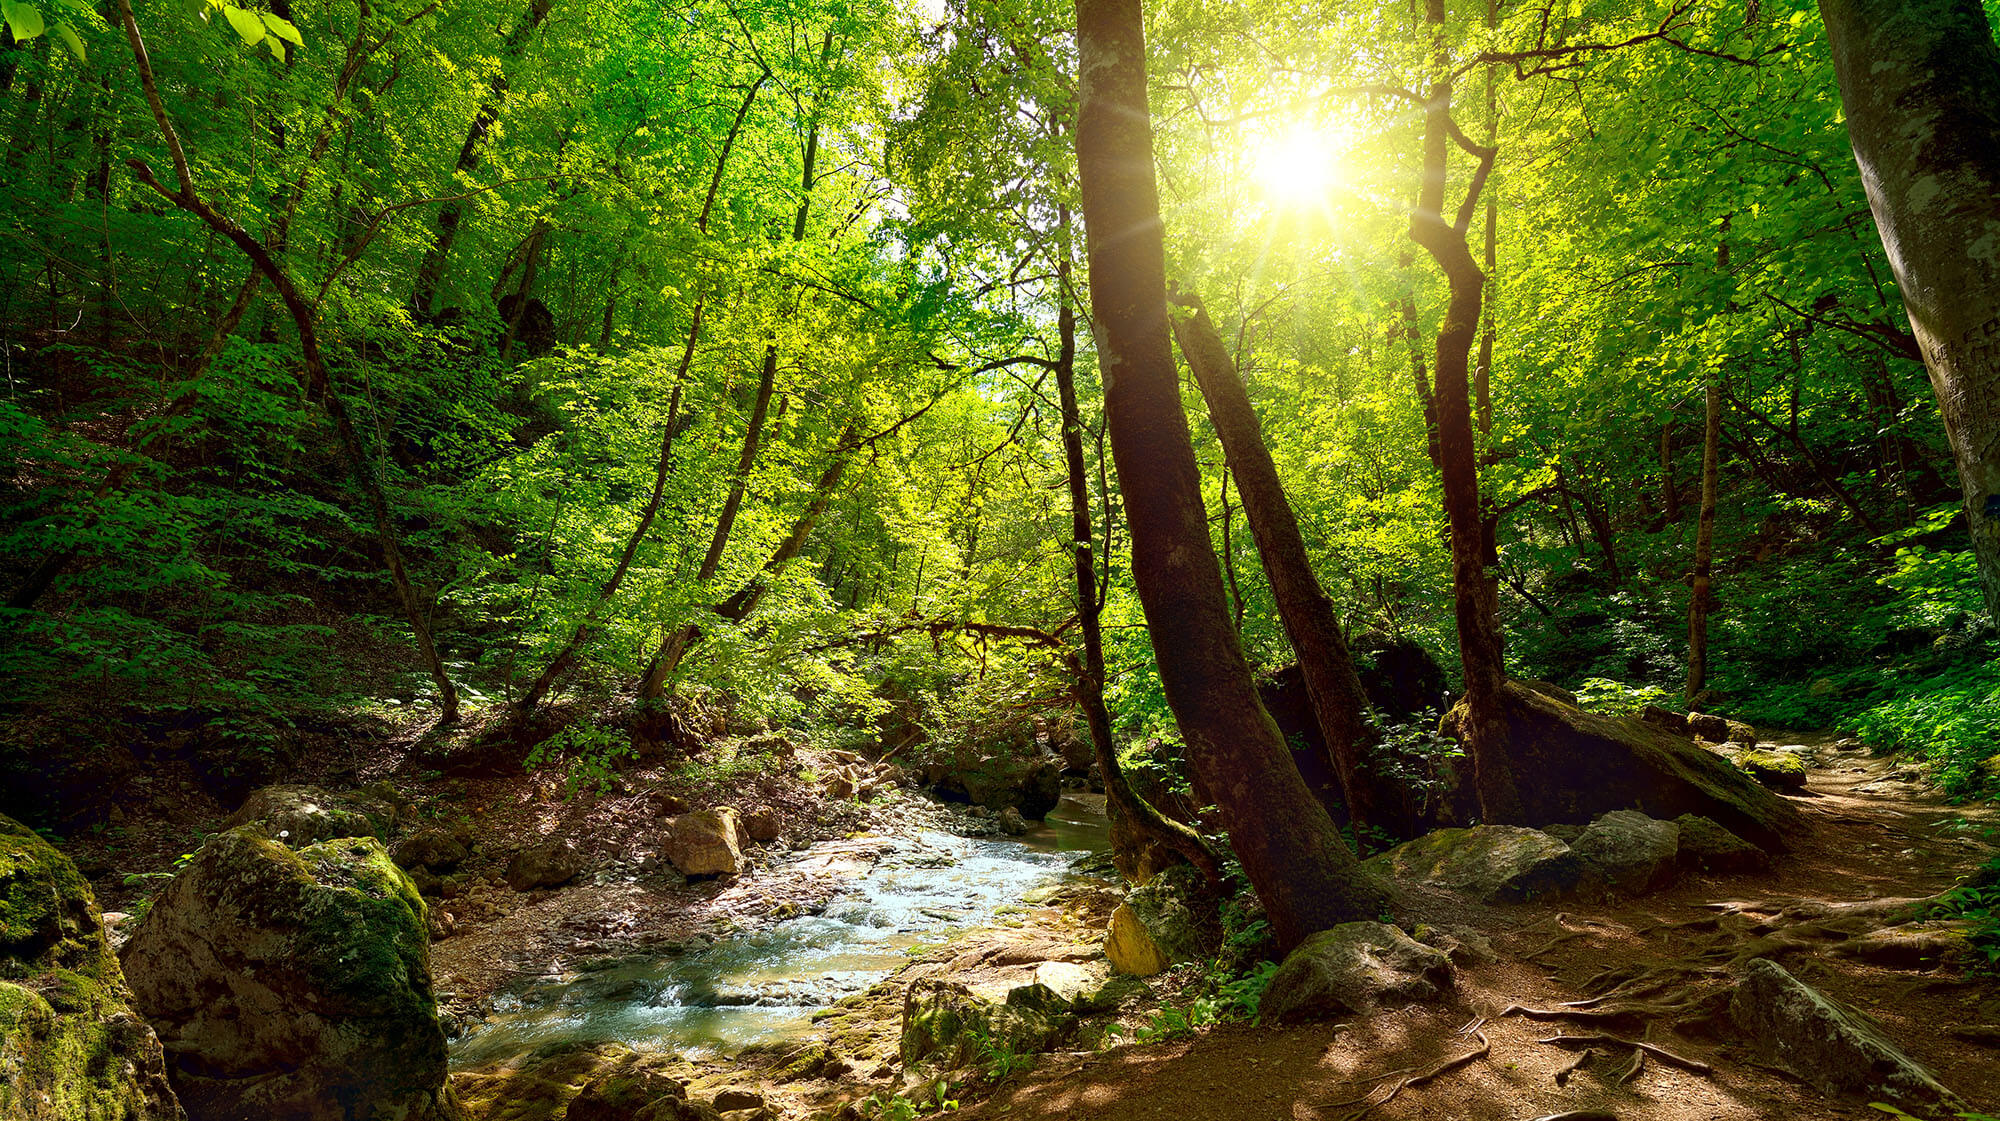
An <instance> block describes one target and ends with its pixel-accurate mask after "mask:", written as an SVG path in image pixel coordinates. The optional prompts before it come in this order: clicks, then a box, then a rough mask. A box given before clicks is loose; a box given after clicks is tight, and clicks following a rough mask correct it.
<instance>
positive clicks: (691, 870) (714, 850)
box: [662, 806, 743, 876]
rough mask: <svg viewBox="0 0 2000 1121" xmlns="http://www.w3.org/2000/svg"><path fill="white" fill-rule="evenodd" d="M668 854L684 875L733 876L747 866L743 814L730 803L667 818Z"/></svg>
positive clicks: (666, 847) (665, 847) (664, 847)
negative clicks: (729, 805)
mask: <svg viewBox="0 0 2000 1121" xmlns="http://www.w3.org/2000/svg"><path fill="white" fill-rule="evenodd" d="M662 848H663V850H664V851H665V853H666V857H667V859H668V860H669V861H671V862H672V863H673V866H674V867H675V868H678V869H680V871H681V874H682V875H684V876H733V875H735V874H736V873H737V871H738V870H739V869H741V868H742V867H743V830H742V818H741V816H740V815H739V814H737V812H736V811H735V810H734V809H731V808H730V807H728V806H717V807H715V808H713V809H707V810H696V811H694V812H693V813H684V814H682V815H680V816H679V817H676V818H674V819H673V820H672V821H669V822H667V839H666V844H665V845H663V846H662Z"/></svg>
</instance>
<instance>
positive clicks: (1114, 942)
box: [1104, 864, 1214, 977]
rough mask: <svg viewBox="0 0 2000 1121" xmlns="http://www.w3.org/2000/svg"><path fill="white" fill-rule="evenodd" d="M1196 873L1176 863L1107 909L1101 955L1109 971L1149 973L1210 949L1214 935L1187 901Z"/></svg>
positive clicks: (1194, 956)
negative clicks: (1108, 925) (1109, 965)
mask: <svg viewBox="0 0 2000 1121" xmlns="http://www.w3.org/2000/svg"><path fill="white" fill-rule="evenodd" d="M1197 875H1198V873H1196V872H1195V871H1194V870H1193V869H1192V868H1190V867H1188V866H1187V865H1185V864H1180V865H1175V866H1174V867H1172V868H1169V869H1167V870H1166V871H1164V872H1161V873H1160V874H1159V875H1157V876H1154V877H1153V878H1152V879H1150V880H1148V881H1146V882H1145V883H1144V884H1141V885H1140V886H1138V887H1135V888H1133V889H1132V891H1131V893H1130V894H1128V895H1126V897H1125V902H1123V903H1120V904H1119V905H1118V908H1117V909H1116V910H1114V911H1112V912H1111V924H1110V927H1109V929H1108V930H1107V931H1106V932H1105V938H1104V956H1105V958H1106V959H1107V960H1108V961H1110V963H1111V969H1112V972H1114V973H1125V974H1129V975H1131V976H1133V977H1151V976H1153V975H1154V974H1156V973H1162V972H1165V971H1166V970H1167V969H1168V968H1169V967H1171V966H1173V965H1174V964H1175V963H1176V962H1183V961H1192V960H1194V959H1195V958H1198V957H1201V956H1203V955H1204V954H1205V953H1206V952H1207V951H1208V950H1209V949H1210V948H1212V945H1213V942H1214V939H1213V938H1212V937H1209V936H1208V934H1207V932H1206V931H1205V930H1204V929H1203V927H1202V924H1201V923H1200V922H1199V920H1198V919H1197V918H1196V916H1195V913H1194V910H1193V908H1192V907H1191V906H1190V905H1189V904H1190V901H1191V900H1192V899H1194V898H1195V892H1194V884H1193V882H1192V881H1193V879H1194V877H1195V876H1197Z"/></svg>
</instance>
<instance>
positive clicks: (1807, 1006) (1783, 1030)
mask: <svg viewBox="0 0 2000 1121" xmlns="http://www.w3.org/2000/svg"><path fill="white" fill-rule="evenodd" d="M1729 1015H1730V1018H1731V1019H1732V1020H1734V1021H1735V1022H1736V1026H1737V1027H1738V1028H1739V1029H1740V1030H1741V1031H1742V1032H1743V1033H1744V1034H1745V1035H1746V1036H1748V1037H1749V1039H1750V1040H1751V1042H1752V1043H1753V1044H1755V1045H1756V1046H1758V1047H1760V1048H1762V1049H1763V1050H1764V1052H1765V1053H1766V1055H1767V1056H1768V1057H1769V1058H1771V1059H1773V1060H1775V1061H1776V1062H1777V1063H1778V1064H1779V1065H1781V1066H1783V1067H1785V1068H1786V1069H1787V1070H1790V1071H1791V1072H1792V1073H1793V1074H1796V1075H1798V1076H1799V1077H1800V1078H1802V1079H1804V1080H1805V1081H1806V1082H1808V1083H1810V1084H1811V1085H1812V1086H1814V1087H1815V1088H1817V1089H1818V1090H1819V1091H1820V1092H1821V1093H1824V1094H1829V1095H1854V1096H1857V1097H1859V1096H1866V1097H1868V1098H1872V1099H1884V1098H1886V1099H1889V1100H1891V1101H1893V1102H1896V1103H1898V1104H1901V1105H1904V1106H1915V1107H1919V1108H1933V1107H1935V1108H1944V1109H1957V1108H1962V1105H1961V1103H1960V1102H1959V1100H1958V1097H1957V1096H1956V1095H1955V1094H1953V1093H1952V1092H1951V1091H1950V1090H1947V1089H1945V1087H1944V1085H1943V1084H1942V1083H1940V1082H1939V1081H1938V1080H1937V1076H1936V1075H1934V1074H1932V1073H1931V1072H1930V1071H1929V1070H1928V1069H1926V1068H1925V1067H1924V1066H1922V1065H1921V1064H1919V1063H1918V1062H1917V1061H1916V1060H1914V1059H1912V1058H1910V1057H1909V1056H1908V1055H1906V1054H1904V1053H1903V1050H1902V1048H1900V1047H1897V1046H1896V1045H1895V1043H1893V1042H1891V1041H1890V1040H1889V1037H1888V1036H1886V1035H1884V1034H1883V1033H1882V1029H1881V1028H1880V1027H1878V1026H1876V1025H1875V1024H1874V1023H1873V1022H1871V1021H1869V1020H1868V1019H1867V1018H1866V1017H1865V1016H1863V1015H1862V1014H1861V1013H1859V1012H1857V1011H1855V1010H1854V1009H1852V1008H1848V1007H1847V1006H1845V1005H1843V1004H1841V1003H1840V1002H1839V1001H1836V1000H1834V999H1833V998H1831V997H1829V996H1827V995H1825V994H1824V993H1821V992H1820V991H1819V990H1817V989H1814V988H1813V987H1812V986H1810V985H1808V984H1806V983H1805V982H1803V981H1801V980H1799V979H1798V978H1796V977H1794V976H1792V975H1791V973H1789V972H1787V971H1786V969H1785V967H1784V966H1781V965H1779V964H1778V963H1777V962H1774V961H1771V960H1770V959H1768V958H1758V959H1756V960H1754V961H1752V962H1750V964H1749V965H1748V966H1746V967H1745V968H1744V970H1743V975H1742V977H1741V978H1740V979H1739V980H1738V982H1737V984H1736V990H1735V992H1734V993H1733V994H1731V996H1730V998H1729Z"/></svg>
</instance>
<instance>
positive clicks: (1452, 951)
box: [1410, 923, 1499, 965]
mask: <svg viewBox="0 0 2000 1121" xmlns="http://www.w3.org/2000/svg"><path fill="white" fill-rule="evenodd" d="M1410 937H1412V938H1414V939H1416V940H1417V941H1419V942H1422V943H1423V944H1424V945H1426V946H1429V947H1431V948H1432V949H1434V950H1440V951H1442V952H1443V953H1444V956H1446V957H1448V958H1450V959H1451V963H1452V964H1453V965H1483V964H1485V963H1486V962H1489V961H1497V960H1498V959H1499V955H1498V954H1496V953H1494V952H1493V943H1492V942H1491V941H1490V940H1489V939H1488V938H1487V937H1486V936H1485V935H1484V934H1481V933H1479V932H1478V931H1476V930H1473V929H1471V928H1470V927H1458V928H1456V929H1453V930H1444V929H1441V928H1439V927H1435V926H1431V925H1430V924H1429V923H1418V924H1417V928H1416V929H1415V930H1413V931H1411V932H1410Z"/></svg>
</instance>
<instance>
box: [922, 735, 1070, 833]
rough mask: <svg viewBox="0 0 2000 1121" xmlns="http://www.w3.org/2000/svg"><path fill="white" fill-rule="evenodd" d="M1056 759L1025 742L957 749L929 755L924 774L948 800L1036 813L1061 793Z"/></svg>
mask: <svg viewBox="0 0 2000 1121" xmlns="http://www.w3.org/2000/svg"><path fill="white" fill-rule="evenodd" d="M1062 771H1063V765H1062V762H1061V760H1059V759H1057V758H1056V757H1055V756H1054V755H1052V754H1050V753H1049V752H1047V751H1045V750H1042V749H1040V748H1038V747H1036V746H1035V745H1034V744H1032V743H1029V744H1026V745H1018V746H1017V745H1014V744H1008V745H1004V746H1003V747H1002V748H1001V749H1000V750H993V751H984V752H981V751H975V750H974V749H972V748H961V749H959V750H957V751H956V752H954V753H952V754H950V755H946V756H944V757H942V758H938V759H935V760H933V761H932V762H931V763H930V764H929V765H928V766H927V767H926V768H925V778H926V780H927V781H928V782H929V783H930V784H931V785H932V786H934V787H936V788H937V790H938V792H939V793H940V794H942V795H943V796H945V797H946V798H949V799H954V800H963V801H967V802H971V803H972V804H974V805H977V806H985V807H986V808H987V809H990V810H1000V809H1003V808H1005V807H1008V806H1012V807H1014V808H1015V809H1016V810H1018V811H1019V812H1020V814H1021V816H1022V817H1026V818H1037V819H1039V818H1041V817H1043V816H1044V815H1046V814H1047V813H1048V812H1049V811H1050V810H1052V809H1054V808H1055V807H1056V802H1057V801H1059V800H1060V799H1061V798H1062Z"/></svg>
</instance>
